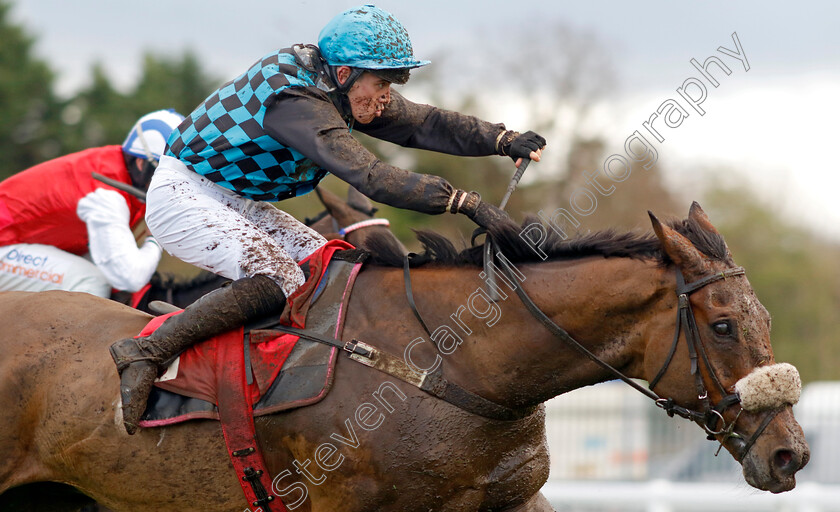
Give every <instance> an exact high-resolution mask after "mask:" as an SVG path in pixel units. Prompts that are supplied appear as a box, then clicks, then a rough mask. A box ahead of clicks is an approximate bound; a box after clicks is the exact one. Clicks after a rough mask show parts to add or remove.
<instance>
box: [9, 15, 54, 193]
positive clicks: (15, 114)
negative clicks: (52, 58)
mask: <svg viewBox="0 0 840 512" xmlns="http://www.w3.org/2000/svg"><path fill="white" fill-rule="evenodd" d="M10 10H11V4H10V3H9V2H8V1H6V0H0V41H2V43H0V154H2V155H3V159H2V163H0V179H2V178H5V177H7V176H9V175H11V174H13V173H15V172H17V171H19V170H21V169H25V168H27V167H29V166H31V165H34V164H36V163H38V162H40V161H42V160H44V159H45V158H47V157H48V156H49V155H51V154H52V151H51V150H50V148H49V146H48V145H45V137H46V133H47V131H48V128H47V127H46V126H45V123H46V120H47V119H48V118H49V117H50V115H54V113H55V108H56V106H55V98H54V96H53V93H52V85H53V80H54V76H53V73H52V72H51V71H50V69H49V67H48V66H47V63H46V62H44V61H43V60H41V59H39V58H37V57H36V56H35V55H34V53H33V45H34V39H33V38H32V37H31V36H29V35H28V34H27V33H26V31H25V30H24V29H23V28H22V27H20V26H17V25H15V24H14V23H12V21H11V19H10V18H11V16H10ZM53 150H54V148H53Z"/></svg>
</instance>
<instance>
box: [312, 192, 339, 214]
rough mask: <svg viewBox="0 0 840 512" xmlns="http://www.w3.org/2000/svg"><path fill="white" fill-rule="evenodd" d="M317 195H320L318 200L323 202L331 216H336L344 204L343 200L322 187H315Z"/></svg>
mask: <svg viewBox="0 0 840 512" xmlns="http://www.w3.org/2000/svg"><path fill="white" fill-rule="evenodd" d="M315 193H316V194H318V199H320V200H321V203H323V204H324V207H325V208H326V209H327V211H328V212H329V213H330V214H331V215H335V211H336V209H337V208H339V207H341V206H342V205H343V203H344V202H343V201H342V200H341V198H339V197H338V196H337V195H335V194H333V193H332V192H330V191H329V190H328V189H326V188H323V187H321V186H320V185H319V186H317V187H315Z"/></svg>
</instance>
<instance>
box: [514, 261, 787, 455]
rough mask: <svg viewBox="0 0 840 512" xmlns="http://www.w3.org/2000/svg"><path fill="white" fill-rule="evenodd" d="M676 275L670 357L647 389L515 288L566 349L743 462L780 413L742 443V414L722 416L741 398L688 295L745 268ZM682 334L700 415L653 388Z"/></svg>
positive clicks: (770, 414) (765, 419) (668, 362)
mask: <svg viewBox="0 0 840 512" xmlns="http://www.w3.org/2000/svg"><path fill="white" fill-rule="evenodd" d="M502 269H503V271H504V272H505V274H506V275H507V277H508V278H509V279H510V282H511V283H517V282H518V281H517V279H516V277H515V276H514V275H513V272H512V271H511V270H510V269H509V268H508V267H507V266H502ZM676 274H677V289H676V293H677V298H678V302H679V304H678V308H677V321H676V328H675V332H674V340H673V343H672V345H671V349H670V351H669V353H668V357H667V358H666V359H665V362H664V363H663V365H662V368H661V369H660V370H659V372H658V373H657V375H656V377H654V379H653V380H651V382H650V384H649V386H648V387H647V388H645V387H643V386H641V385H640V384H639V383H637V382H636V381H634V380H632V379H630V378H629V377H627V376H626V375H624V374H623V373H621V372H620V371H619V370H617V369H616V368H614V367H612V366H611V365H610V364H609V363H607V362H606V361H604V360H602V359H600V358H599V357H598V356H596V355H595V354H593V353H592V352H591V351H590V350H589V349H587V348H586V347H584V346H583V345H581V344H580V343H579V342H578V341H577V340H575V339H574V338H573V337H572V336H571V335H570V334H569V333H568V332H566V331H565V330H564V329H563V328H562V327H560V326H558V325H557V324H556V323H554V321H553V320H551V319H550V318H549V317H548V316H547V315H546V314H545V313H543V311H542V310H541V309H540V308H539V307H538V306H537V305H536V304H534V301H533V300H531V298H530V297H529V296H528V294H527V293H526V292H525V290H524V289H523V288H522V286H520V285H516V286H515V288H516V294H517V295H518V296H519V298H520V300H521V301H522V303H523V304H524V305H525V307H526V308H527V309H528V311H530V312H531V314H532V315H533V316H534V317H535V318H536V319H537V320H539V322H540V323H542V324H543V325H544V326H545V327H546V328H547V329H548V330H549V331H550V332H551V333H552V334H554V336H556V337H557V338H559V339H560V340H562V341H563V342H565V343H566V344H567V345H569V346H570V347H572V348H574V349H575V350H577V351H578V352H580V353H581V354H583V355H584V356H586V357H587V358H589V359H590V360H592V361H593V362H594V363H596V364H597V365H599V366H601V367H602V368H604V369H605V370H607V371H608V372H610V373H611V374H613V375H614V376H615V377H616V378H617V379H620V380H622V381H623V382H625V383H627V384H628V385H630V386H631V387H633V388H634V389H636V390H638V391H639V392H641V393H642V394H644V395H645V396H647V397H648V398H651V399H652V400H654V403H655V404H656V405H657V406H658V407H660V408H661V409H663V410H664V411H665V412H666V413H667V414H668V416H670V417H673V416H674V415H677V416H680V417H682V418H686V419H689V420H692V421H695V422H697V423H698V424H700V425H701V426H702V427H703V429H704V430H705V431H706V433H707V434H708V439H709V440H714V439H715V436H717V435H723V439H721V441H720V443H721V447H722V446H723V443H725V442H726V441H727V440H729V439H734V440H735V442H737V443H739V446H738V448H737V454H736V459H737V460H738V461H740V460H742V459H743V458H744V457H745V456H746V455H747V452H749V450H750V448H751V447H752V446H753V444H755V441H756V440H757V439H758V436H760V435H761V434H762V433H763V432H764V429H765V428H767V425H769V424H770V421H772V419H773V418H774V417H775V415H776V414H777V413H778V409H774V410H772V411H770V412H769V413H768V414H766V415H765V417H764V419H763V420H762V422H761V424H760V425H759V427H758V428H757V429H756V431H755V432H753V435H752V436H750V438H749V439H748V440H746V441H744V440H743V437H742V436H741V435H740V434H738V433H737V432H735V423H736V422H737V421H738V417H740V415H741V411H739V412H738V413H737V415H736V416H735V419H733V420H732V422H731V423H729V424H728V425H727V423H726V420H725V419H724V416H723V413H724V411H725V410H726V409H728V408H729V407H731V406H733V405H735V404H740V398H739V397H738V395H737V394H735V393H727V392H726V389H725V388H724V386H723V384H721V382H720V379H719V378H718V377H717V373H716V372H715V370H714V367H713V366H712V364H711V362H710V361H709V358H708V355H707V354H706V349H705V346H704V345H703V340H702V338H701V337H700V333H699V331H698V329H697V321H696V320H695V318H694V312H693V310H692V309H691V301H690V300H689V295H691V293H693V292H695V291H697V290H699V289H701V288H703V287H705V286H707V285H709V284H711V283H714V282H716V281H719V280H722V279H727V278H730V277H736V276H742V275H744V274H745V271H744V269H743V267H734V268H729V269H726V270H723V271H721V272H717V273H715V274H711V275H709V276H706V277H703V278H700V279H698V280H696V281H692V282H690V283H688V284H686V282H685V278H684V277H683V274H682V271H681V270H680V269H679V268H677V271H676ZM680 332H684V333H685V339H686V344H687V346H688V353H689V358H690V360H691V374H692V375H694V382H695V387H696V391H697V397H698V399H699V400H700V402H701V404H702V410H700V411H698V410H694V409H689V408H686V407H682V406H680V405H677V404H676V403H675V402H674V400H673V399H671V398H662V397H660V396H659V395H658V394H657V393H656V392H654V391H653V388H654V387H655V386H656V384H657V383H658V382H659V380H660V379H661V378H662V376H663V375H664V374H665V372H666V370H667V368H668V366H670V364H671V361H672V360H673V357H674V353H675V352H676V350H677V345H678V343H679V339H680ZM700 360H702V361H703V364H704V365H705V366H706V370H707V371H708V373H709V375H710V376H711V379H712V381H713V382H714V385H715V387H716V388H717V390H718V391H719V392H720V394H721V396H722V397H723V398H722V399H721V400H720V401H719V402H718V403H717V404H715V405H712V404H711V401H710V399H709V392H708V390H707V389H706V385H705V383H704V382H703V377H702V375H701V372H700V368H699V362H700ZM718 423H720V428H718V429H716V428H715V427H716V426H717V424H718Z"/></svg>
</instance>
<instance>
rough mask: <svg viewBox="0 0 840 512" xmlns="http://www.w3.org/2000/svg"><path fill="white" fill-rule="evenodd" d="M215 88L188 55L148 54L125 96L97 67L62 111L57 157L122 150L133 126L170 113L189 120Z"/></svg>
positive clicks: (102, 70) (193, 58)
mask: <svg viewBox="0 0 840 512" xmlns="http://www.w3.org/2000/svg"><path fill="white" fill-rule="evenodd" d="M215 83H216V80H215V79H213V78H210V77H208V76H207V75H206V74H205V73H204V71H202V69H201V67H200V66H199V64H198V60H197V59H196V57H195V55H194V54H192V53H191V52H189V51H187V52H185V53H184V54H183V55H182V56H180V57H174V58H167V57H157V56H154V55H152V54H146V55H145V56H144V59H143V70H142V73H141V76H140V79H139V81H138V83H137V85H136V86H135V87H134V88H133V89H132V90H131V91H130V92H128V93H126V94H123V93H120V92H119V91H117V90H116V89H115V88H114V87H113V85H112V84H111V82H110V80H109V79H108V77H107V74H106V72H105V70H104V69H103V67H102V66H101V65H99V64H95V65H94V66H93V67H92V68H91V84H90V85H89V86H87V87H85V88H84V89H82V90H81V91H80V92H78V93H77V94H76V95H75V96H74V97H72V98H70V99H69V100H67V101H66V102H65V103H64V105H63V109H62V116H61V119H62V122H63V124H64V128H65V129H64V130H62V133H61V135H62V137H61V148H62V152H61V153H62V154H66V153H72V152H74V151H80V150H82V149H85V148H90V147H96V146H103V145H106V144H120V143H122V141H123V140H124V139H125V136H126V134H127V133H128V131H129V130H130V129H131V126H132V125H133V124H134V122H135V121H137V119H138V118H139V117H140V116H142V115H144V114H146V113H148V112H151V111H153V110H159V109H162V108H174V109H175V110H177V111H178V112H180V113H182V114H184V115H187V114H189V113H190V112H192V110H193V108H195V107H196V106H197V105H198V104H199V103H200V102H201V101H202V100H203V99H204V98H205V97H206V96H207V95H208V94H209V93H210V92H212V90H213V88H214V87H215Z"/></svg>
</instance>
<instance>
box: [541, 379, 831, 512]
mask: <svg viewBox="0 0 840 512" xmlns="http://www.w3.org/2000/svg"><path fill="white" fill-rule="evenodd" d="M794 413H795V415H796V417H797V419H798V420H799V422H800V424H801V425H802V427H803V429H804V430H805V436H806V439H807V440H808V442H809V444H810V445H811V462H810V463H809V464H808V466H807V467H806V468H805V469H803V470H802V471H801V472H800V473H799V475H798V476H797V482H798V484H797V488H796V489H795V490H794V491H792V492H788V493H782V494H778V495H773V494H770V493H766V492H761V491H757V490H754V489H752V488H751V487H749V486H748V485H747V484H746V483H745V482H744V479H743V476H742V475H741V469H740V466H739V465H738V464H737V463H736V462H735V461H734V460H733V459H732V457H731V456H730V455H729V454H728V453H727V452H725V451H723V452H722V453H721V454H720V456H718V457H715V456H714V454H715V451H716V449H717V447H716V445H715V444H714V443H712V442H709V441H706V440H705V435H704V433H703V432H702V430H701V429H700V428H699V427H697V426H696V425H694V424H692V423H690V422H688V421H685V420H681V419H679V418H668V417H667V415H665V413H664V412H662V411H661V410H660V409H658V408H656V407H655V406H654V405H653V404H652V403H651V401H650V400H649V399H647V398H645V397H644V396H642V395H641V394H640V393H638V392H637V391H635V390H633V389H631V388H630V387H629V386H626V385H625V384H622V383H618V382H610V383H606V384H600V385H597V386H592V387H588V388H584V389H581V390H577V391H574V392H572V393H568V394H566V395H563V396H561V397H558V398H556V399H554V400H551V401H550V402H549V403H548V404H547V408H546V431H547V436H548V443H549V452H550V456H551V474H550V477H549V481H548V483H547V484H546V486H545V487H544V490H543V492H544V494H545V495H546V496H547V497H548V498H549V500H550V501H551V503H552V505H554V507H555V508H557V510H559V511H574V512H595V511H599V512H601V511H628V512H635V511H640V512H682V511H694V510H701V509H702V510H706V511H714V512H726V511H730V510H731V511H732V512H748V511H752V510H762V511H772V512H828V511H837V512H840V382H818V383H814V384H810V385H808V386H806V387H805V389H804V390H803V393H802V399H801V400H800V403H799V404H797V405H796V407H795V408H794Z"/></svg>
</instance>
